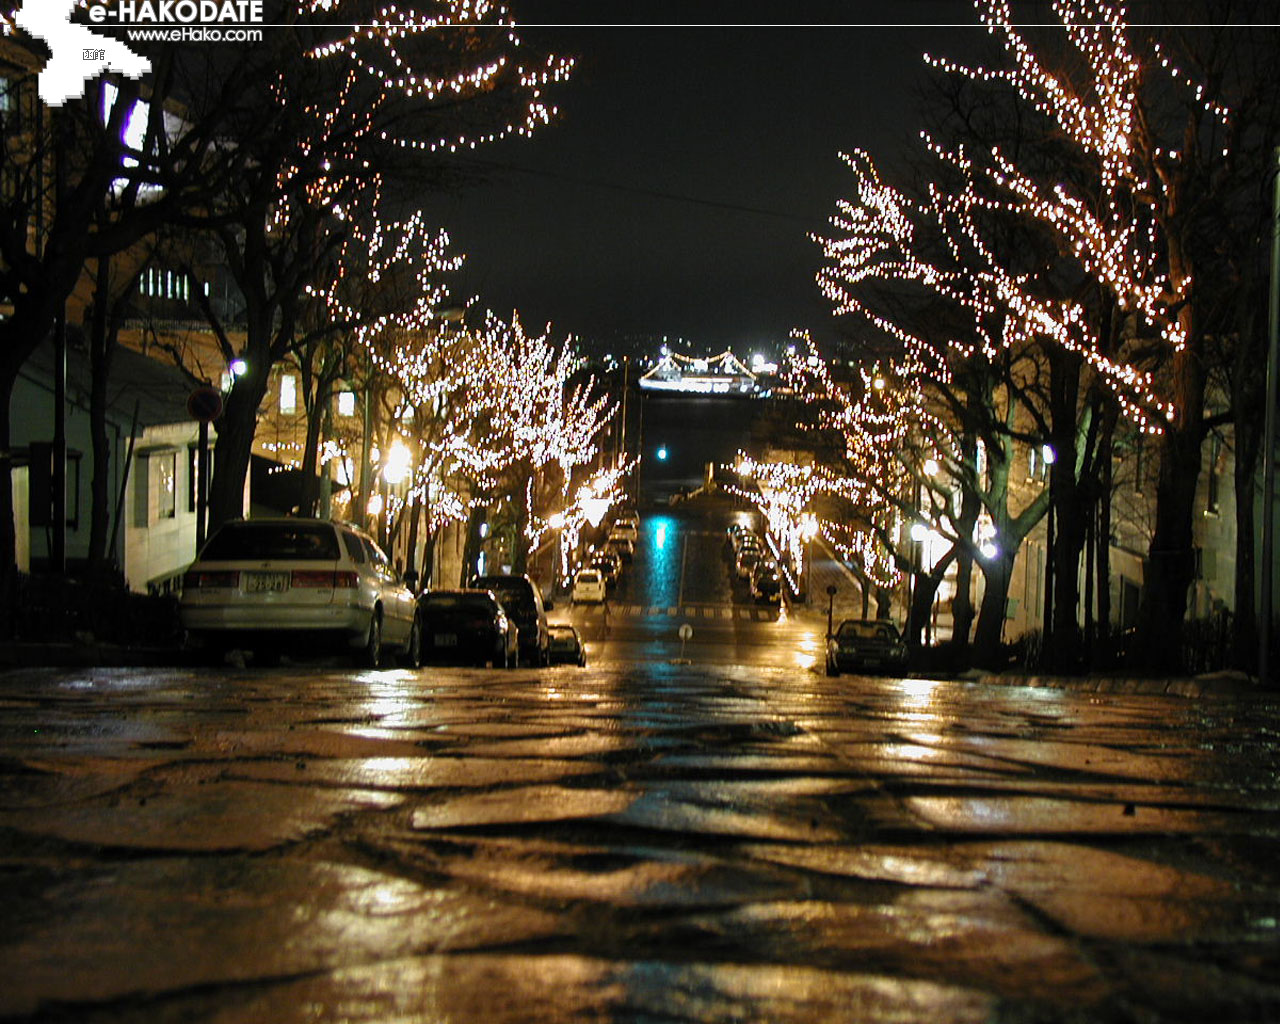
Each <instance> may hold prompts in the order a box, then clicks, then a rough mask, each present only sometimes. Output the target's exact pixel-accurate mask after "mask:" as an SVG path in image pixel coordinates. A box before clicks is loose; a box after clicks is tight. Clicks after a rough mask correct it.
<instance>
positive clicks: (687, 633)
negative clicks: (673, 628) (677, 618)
mask: <svg viewBox="0 0 1280 1024" xmlns="http://www.w3.org/2000/svg"><path fill="white" fill-rule="evenodd" d="M678 635H679V637H680V639H681V640H688V639H689V637H691V636H693V627H692V626H691V625H689V623H687V622H686V623H683V624H682V625H681V626H680V630H679V633H678Z"/></svg>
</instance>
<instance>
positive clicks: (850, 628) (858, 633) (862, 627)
mask: <svg viewBox="0 0 1280 1024" xmlns="http://www.w3.org/2000/svg"><path fill="white" fill-rule="evenodd" d="M837 635H838V636H839V637H840V639H841V640H896V639H897V638H898V631H897V630H896V629H894V628H893V626H891V625H890V624H889V623H887V622H842V623H841V624H840V631H839V633H838V634H837Z"/></svg>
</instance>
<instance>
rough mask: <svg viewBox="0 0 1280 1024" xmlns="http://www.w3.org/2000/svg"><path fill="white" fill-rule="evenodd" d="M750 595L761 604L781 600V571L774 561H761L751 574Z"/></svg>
mask: <svg viewBox="0 0 1280 1024" xmlns="http://www.w3.org/2000/svg"><path fill="white" fill-rule="evenodd" d="M751 596H752V597H754V598H755V599H756V600H757V601H759V602H761V603H763V604H780V603H781V602H782V573H781V572H780V571H779V569H778V565H777V563H776V562H761V563H760V564H759V565H757V566H756V568H755V571H754V572H753V573H752V574H751Z"/></svg>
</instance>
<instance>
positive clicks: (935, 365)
mask: <svg viewBox="0 0 1280 1024" xmlns="http://www.w3.org/2000/svg"><path fill="white" fill-rule="evenodd" d="M978 8H979V12H980V15H981V17H982V20H983V21H984V23H985V24H986V25H987V26H988V28H989V29H990V31H991V34H992V36H993V37H994V38H995V39H996V41H997V42H998V44H999V46H1000V49H1001V52H1002V56H1003V58H1004V61H1003V63H1002V64H1001V65H1000V66H999V67H996V68H994V69H991V68H985V67H982V68H976V69H974V68H968V67H963V66H961V65H958V64H955V63H952V62H949V61H946V60H934V61H933V64H934V65H935V66H936V67H938V68H940V69H942V70H944V71H945V72H948V73H949V74H952V75H955V76H961V77H963V78H965V79H968V80H971V81H975V82H982V83H987V84H988V85H992V86H997V85H1003V86H1006V87H1009V88H1011V90H1012V94H1013V95H1014V97H1015V98H1016V100H1017V102H1018V104H1019V105H1020V107H1021V110H1022V115H1023V119H1024V120H1026V121H1028V122H1031V123H1035V124H1036V125H1037V126H1038V130H1040V131H1041V132H1042V133H1043V134H1042V136H1041V137H1040V139H1038V140H1035V139H1029V138H1025V137H1024V138H1022V139H1020V140H1019V141H1020V145H1019V146H1017V147H1014V146H1009V147H1005V146H1002V145H999V144H985V145H984V144H980V143H974V142H973V141H972V140H970V142H969V143H968V144H955V143H952V144H944V143H940V142H937V141H935V140H934V139H932V138H927V140H926V141H927V144H928V149H929V152H930V154H931V155H932V156H933V157H934V158H935V159H936V160H937V161H938V165H939V172H938V180H937V181H935V182H934V183H933V184H931V185H930V187H929V188H928V190H927V193H926V194H925V195H924V196H923V197H921V198H920V199H916V200H913V199H910V198H908V197H907V196H906V195H904V194H903V193H902V192H900V191H898V190H897V189H894V188H893V187H892V186H890V185H888V184H887V183H885V182H884V181H883V180H882V178H881V176H880V175H879V172H878V171H877V170H876V168H875V166H874V165H873V163H872V162H871V160H870V158H869V157H868V156H867V155H866V154H864V153H855V154H853V155H852V156H851V157H849V158H848V159H849V164H850V167H851V169H852V170H853V172H854V175H855V179H856V187H857V197H856V199H854V200H853V201H851V202H849V203H847V204H843V205H842V207H841V213H840V216H839V218H838V220H837V224H836V227H837V229H838V233H837V235H836V237H834V238H832V239H830V240H828V241H827V242H826V243H825V252H826V255H827V258H828V266H827V267H826V268H825V269H824V272H823V274H822V278H821V280H822V285H823V287H824V290H825V291H826V293H827V295H828V296H829V298H830V299H831V300H832V302H833V303H834V304H835V307H836V309H837V311H838V312H843V313H851V314H856V315H858V316H861V317H863V318H865V319H866V320H867V321H868V322H869V323H870V324H872V325H874V326H875V327H877V328H879V329H882V330H884V331H886V332H888V333H889V334H890V335H891V336H893V337H894V338H896V339H897V341H898V343H899V344H900V345H901V347H902V350H903V352H904V359H905V360H906V361H907V362H908V364H912V363H914V364H916V365H918V366H919V368H920V370H921V372H923V373H928V374H934V375H938V377H939V379H945V374H946V372H947V365H948V363H949V361H950V358H951V356H952V355H954V354H959V355H960V356H968V355H972V354H981V355H982V356H984V357H986V358H988V359H994V358H996V357H997V356H998V355H999V354H1000V353H1001V352H1004V351H1009V350H1019V349H1022V348H1024V347H1027V346H1031V347H1039V348H1041V349H1042V350H1043V351H1044V352H1045V358H1046V359H1047V361H1048V362H1049V365H1050V367H1051V369H1052V370H1053V372H1054V380H1055V383H1054V385H1053V386H1052V387H1051V388H1050V395H1049V397H1050V399H1051V405H1050V409H1049V412H1050V414H1051V415H1050V416H1049V418H1048V420H1047V421H1046V423H1045V426H1046V428H1047V436H1048V438H1049V439H1050V440H1051V441H1052V443H1053V444H1054V447H1055V448H1056V449H1058V450H1059V451H1061V452H1064V453H1067V454H1068V456H1070V455H1071V454H1073V453H1074V455H1075V457H1074V458H1071V457H1067V458H1063V459H1059V460H1058V462H1057V463H1055V465H1054V469H1053V481H1054V486H1053V491H1054V493H1055V506H1056V507H1058V509H1059V511H1060V513H1061V516H1060V518H1061V519H1062V521H1064V522H1065V523H1067V524H1068V525H1071V526H1072V529H1071V530H1070V531H1069V532H1070V534H1071V538H1070V539H1071V540H1072V541H1073V542H1074V543H1066V544H1063V545H1061V547H1060V549H1059V550H1058V555H1059V558H1058V561H1057V568H1058V570H1059V571H1058V576H1057V578H1058V581H1059V582H1060V584H1061V585H1062V586H1063V587H1069V586H1074V583H1073V581H1074V579H1075V564H1074V559H1073V558H1072V557H1071V553H1072V550H1073V548H1074V551H1075V552H1077V553H1078V551H1079V546H1078V541H1077V540H1076V538H1077V537H1078V534H1079V530H1078V528H1076V523H1078V521H1079V518H1080V501H1079V494H1080V485H1081V481H1082V474H1083V472H1084V466H1085V463H1086V462H1087V461H1088V456H1087V453H1084V454H1082V451H1081V449H1080V448H1079V446H1078V443H1077V442H1078V437H1079V427H1080V424H1081V411H1082V409H1085V410H1087V409H1088V408H1091V407H1096V402H1095V401H1094V399H1093V398H1089V399H1088V401H1087V402H1086V404H1085V405H1084V406H1082V405H1081V396H1082V395H1092V394H1094V393H1095V389H1103V390H1104V391H1105V393H1106V394H1107V395H1108V396H1110V398H1111V400H1113V401H1114V402H1115V403H1116V404H1117V405H1118V407H1119V409H1120V411H1121V412H1122V413H1123V415H1124V416H1125V417H1126V418H1127V419H1128V420H1129V421H1131V422H1132V423H1133V424H1134V425H1135V429H1137V430H1138V431H1140V432H1142V433H1144V434H1147V435H1152V436H1156V437H1158V438H1159V444H1160V446H1161V450H1162V470H1161V484H1160V489H1159V495H1158V510H1157V522H1156V528H1155V534H1154V536H1153V539H1152V555H1151V559H1150V568H1149V574H1148V579H1147V584H1148V585H1147V587H1146V605H1145V611H1144V629H1145V631H1146V635H1147V636H1148V637H1150V638H1155V637H1157V636H1158V637H1159V638H1160V639H1159V644H1158V645H1151V646H1149V650H1148V653H1149V654H1151V655H1153V657H1151V658H1150V659H1149V660H1150V661H1152V663H1154V662H1156V661H1158V660H1160V659H1159V658H1156V657H1154V655H1156V654H1159V653H1160V652H1164V653H1166V654H1167V653H1168V652H1171V651H1172V652H1175V656H1176V651H1177V648H1178V645H1177V643H1171V642H1170V641H1169V638H1170V637H1174V638H1176V637H1177V636H1178V635H1179V630H1180V626H1181V621H1182V616H1183V613H1184V611H1185V599H1186V593H1187V585H1188V584H1189V582H1190V570H1191V544H1190V542H1191V509H1192V502H1193V499H1194V495H1195V488H1196V481H1197V478H1198V475H1199V464H1200V443H1201V440H1202V438H1203V436H1204V430H1205V418H1204V394H1205V372H1206V364H1207V362H1208V359H1207V352H1206V337H1207V336H1208V333H1209V328H1208V326H1207V319H1206V307H1207V305H1208V303H1207V302H1206V297H1207V295H1208V293H1207V292H1206V290H1205V289H1206V285H1205V283H1204V280H1203V278H1202V275H1200V274H1199V273H1198V272H1197V267H1198V265H1200V264H1201V263H1203V255H1204V250H1203V248H1198V247H1197V241H1196V238H1197V226H1198V225H1199V224H1200V223H1201V220H1202V218H1203V215H1204V210H1205V208H1206V205H1208V204H1212V203H1213V202H1215V201H1216V200H1215V199H1214V195H1215V190H1216V189H1217V188H1220V187H1223V186H1224V184H1225V178H1226V174H1227V168H1228V166H1229V159H1228V157H1229V155H1230V143H1231V140H1232V135H1233V130H1234V128H1235V122H1234V121H1233V118H1232V116H1231V115H1230V114H1229V113H1228V111H1227V110H1226V109H1225V108H1224V107H1223V106H1222V105H1221V104H1219V103H1217V102H1215V101H1214V100H1213V99H1211V98H1210V97H1209V96H1208V93H1207V90H1206V89H1205V88H1203V87H1202V86H1200V85H1198V84H1196V83H1195V82H1194V81H1193V80H1191V78H1190V77H1189V76H1188V75H1187V74H1186V73H1185V71H1184V70H1182V69H1180V68H1179V67H1178V66H1177V62H1176V61H1174V60H1172V59H1171V54H1170V52H1169V49H1168V47H1167V46H1166V45H1165V44H1164V43H1162V42H1161V41H1160V40H1156V39H1154V38H1151V37H1145V38H1143V39H1138V38H1136V35H1135V33H1133V32H1132V31H1131V30H1130V29H1129V28H1128V26H1127V25H1126V24H1125V12H1124V9H1123V8H1122V7H1121V6H1119V5H1118V4H1113V3H1109V2H1101V0H1099V2H1092V0H1059V2H1056V3H1054V5H1053V10H1054V12H1055V14H1056V15H1057V18H1058V22H1059V27H1058V31H1057V32H1045V33H1040V34H1038V35H1037V36H1036V37H1035V38H1036V43H1035V45H1033V44H1032V42H1030V41H1029V36H1028V34H1027V33H1024V32H1023V31H1022V30H1020V29H1019V28H1016V27H1015V26H1014V20H1013V13H1012V8H1011V7H1010V5H1009V4H1008V3H1005V2H1001V0H981V2H979V3H978ZM1028 114H1030V116H1027V115H1028ZM1055 164H1056V165H1057V166H1059V167H1062V168H1063V169H1062V170H1060V171H1058V172H1057V173H1051V172H1050V171H1049V170H1048V168H1049V167H1050V166H1052V165H1055ZM1001 219H1004V220H1008V221H1017V222H1021V223H1022V224H1024V225H1026V226H1027V228H1028V230H1031V229H1034V230H1035V231H1037V232H1040V233H1042V234H1043V235H1044V237H1046V238H1047V239H1049V240H1050V241H1051V242H1052V244H1053V247H1054V252H1053V253H1052V254H1051V255H1052V259H1050V260H1046V261H1041V262H1040V265H1037V264H1036V261H1031V262H1028V259H1027V256H1026V253H1025V251H1024V250H1022V249H1019V248H1016V247H1008V246H1002V245H1001V244H999V243H1000V241H1001V240H1000V238H999V236H998V235H993V234H992V232H991V230H990V226H991V224H992V222H993V221H999V220H1001ZM926 239H927V240H929V241H930V242H933V243H935V244H933V245H930V244H927V242H926ZM938 242H940V243H941V246H940V248H941V255H939V246H938V245H937V244H936V243H938ZM1198 261H1199V262H1198ZM1055 277H1056V281H1055ZM886 281H897V282H906V283H909V284H910V285H911V286H913V287H915V288H918V289H920V290H922V291H924V292H926V293H928V294H930V295H932V296H933V297H934V298H935V299H936V300H939V301H943V302H946V303H948V304H950V305H951V306H952V307H954V308H956V309H959V310H962V311H964V313H965V314H966V315H967V319H968V322H967V324H966V325H965V327H964V329H963V330H956V331H954V332H953V333H952V335H951V336H950V337H948V338H946V339H944V340H943V341H942V343H941V344H940V343H939V339H938V337H936V336H924V335H922V334H921V333H920V332H918V331H914V330H912V329H910V328H909V327H907V326H904V325H903V324H902V323H901V322H899V321H898V320H896V318H895V317H894V316H893V315H892V313H891V312H887V311H886V308H885V307H884V306H883V305H880V304H878V303H877V302H876V301H875V299H874V297H872V298H871V299H869V298H868V295H869V294H872V291H871V290H869V287H868V286H870V285H874V284H876V283H884V282H886ZM1079 368H1083V369H1085V370H1086V371H1087V377H1086V378H1085V387H1084V389H1083V390H1082V389H1081V377H1080V373H1079ZM1091 429H1092V428H1091ZM1069 596H1070V595H1067V594H1064V595H1063V597H1064V598H1066V597H1069ZM1056 608H1057V610H1056V621H1058V622H1059V623H1060V624H1062V625H1063V626H1070V627H1071V628H1074V625H1075V618H1074V617H1075V614H1076V612H1075V602H1074V600H1067V599H1060V600H1058V601H1057V603H1056ZM1062 633H1063V635H1064V637H1065V636H1066V635H1067V630H1066V629H1063V631H1062Z"/></svg>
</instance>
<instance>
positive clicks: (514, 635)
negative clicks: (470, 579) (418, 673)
mask: <svg viewBox="0 0 1280 1024" xmlns="http://www.w3.org/2000/svg"><path fill="white" fill-rule="evenodd" d="M418 623H419V635H420V636H421V637H422V648H421V650H422V660H423V661H424V662H425V661H452V662H462V663H465V664H478V665H488V664H492V665H493V666H494V668H515V667H516V666H517V665H519V664H520V648H519V643H518V640H519V632H518V630H517V629H516V624H515V623H514V622H512V621H511V620H510V619H509V618H508V617H507V613H506V612H505V611H504V610H503V608H502V605H501V603H500V602H499V601H498V599H497V598H496V597H495V596H494V595H493V594H492V593H491V592H490V591H488V590H433V591H431V593H429V594H423V595H422V597H420V598H419V599H418Z"/></svg>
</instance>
